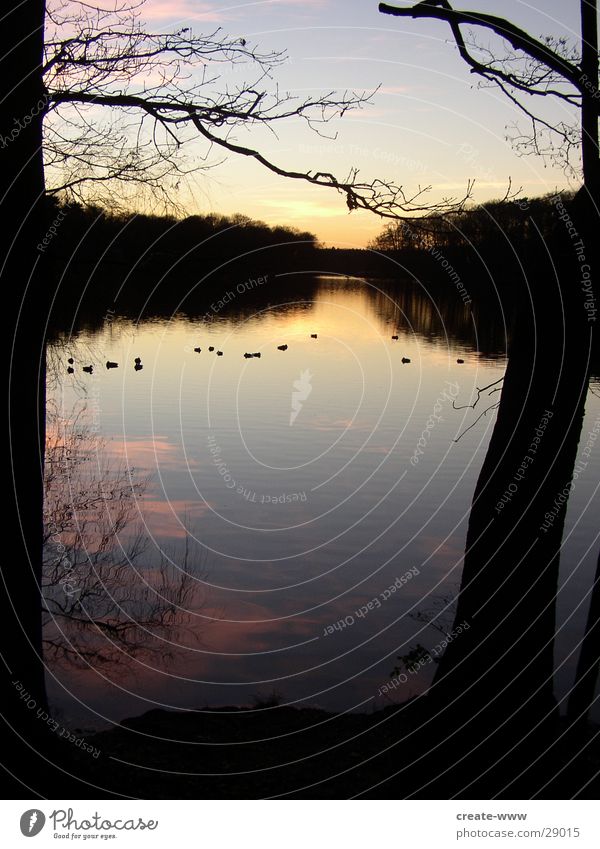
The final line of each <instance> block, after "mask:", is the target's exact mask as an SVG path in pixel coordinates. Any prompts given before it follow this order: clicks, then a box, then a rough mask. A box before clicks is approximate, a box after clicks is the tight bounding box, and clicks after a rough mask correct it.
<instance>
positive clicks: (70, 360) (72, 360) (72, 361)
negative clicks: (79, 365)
mask: <svg viewBox="0 0 600 849" xmlns="http://www.w3.org/2000/svg"><path fill="white" fill-rule="evenodd" d="M67 362H68V363H69V365H70V366H72V365H73V363H74V362H75V360H74V359H73V357H69V359H68V360H67Z"/></svg>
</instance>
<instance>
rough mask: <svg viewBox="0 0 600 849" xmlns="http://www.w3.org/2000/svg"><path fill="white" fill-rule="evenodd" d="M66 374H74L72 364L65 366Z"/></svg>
mask: <svg viewBox="0 0 600 849" xmlns="http://www.w3.org/2000/svg"><path fill="white" fill-rule="evenodd" d="M67 374H75V369H74V368H73V366H69V367H68V368H67Z"/></svg>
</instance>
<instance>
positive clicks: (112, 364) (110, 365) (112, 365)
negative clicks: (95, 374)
mask: <svg viewBox="0 0 600 849" xmlns="http://www.w3.org/2000/svg"><path fill="white" fill-rule="evenodd" d="M106 368H119V363H112V362H111V361H110V360H107V361H106Z"/></svg>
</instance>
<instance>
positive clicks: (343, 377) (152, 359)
mask: <svg viewBox="0 0 600 849" xmlns="http://www.w3.org/2000/svg"><path fill="white" fill-rule="evenodd" d="M238 283H239V281H237V280H232V281H231V284H230V285H228V286H225V287H224V288H223V292H222V293H220V295H219V297H217V296H215V299H214V300H213V301H211V303H210V304H207V305H206V307H205V309H204V311H203V312H202V313H201V314H192V313H191V311H189V310H186V309H185V304H183V305H182V308H181V309H180V310H178V311H177V312H176V313H174V314H173V315H171V316H148V317H142V318H139V319H138V318H137V317H135V316H129V317H127V316H123V315H119V313H118V311H115V312H112V311H111V312H108V313H107V314H106V316H105V318H104V320H103V321H102V322H96V323H95V325H94V326H89V327H87V328H86V326H85V325H84V326H83V328H82V327H79V328H78V329H76V330H73V331H70V332H66V331H64V330H63V331H62V332H61V334H59V337H58V338H57V339H56V341H55V343H54V344H53V346H52V348H51V351H50V353H49V362H50V364H51V369H50V372H51V379H50V384H49V401H50V409H51V410H52V415H53V419H52V421H51V422H50V431H51V433H52V432H54V431H56V430H58V432H60V430H61V427H64V423H65V422H70V423H71V424H72V423H73V422H77V427H82V428H87V429H88V430H87V435H86V444H87V449H88V450H87V453H86V459H85V461H84V462H82V465H81V466H80V467H79V468H84V467H86V464H87V468H88V471H86V472H84V475H86V474H87V475H89V474H92V472H90V469H92V470H94V469H95V470H96V472H98V470H101V471H102V474H103V475H104V476H105V477H104V480H108V479H109V478H110V475H111V474H114V475H117V476H119V475H120V478H119V479H120V480H123V477H124V476H125V477H126V479H127V481H128V482H129V483H130V484H131V487H135V486H136V485H137V484H139V488H137V489H132V490H131V491H130V494H131V493H133V494H134V500H133V502H132V503H133V505H134V509H133V511H132V515H130V516H129V519H131V521H128V522H127V523H122V526H121V525H119V527H117V528H116V529H115V535H114V537H112V538H110V539H108V540H105V541H104V543H103V544H104V549H103V556H104V557H105V559H104V561H103V562H104V563H106V562H107V561H106V558H110V557H111V556H114V557H115V558H116V559H119V558H120V559H123V557H125V559H127V558H128V557H129V555H130V554H131V552H132V551H134V549H132V546H134V545H138V546H139V548H138V549H135V551H137V552H138V553H137V555H136V557H132V558H131V563H129V564H128V566H127V574H126V579H127V580H128V581H131V582H132V584H133V585H135V584H137V585H138V586H150V587H153V588H154V589H152V590H151V592H156V591H157V589H156V588H157V587H160V580H158V582H157V575H159V574H160V570H161V568H163V569H168V570H169V574H170V575H173V574H175V575H177V574H181V571H182V570H183V571H184V572H185V573H187V574H189V575H191V576H192V577H191V582H192V587H191V589H190V591H189V593H188V595H186V605H187V609H186V610H182V611H181V616H182V624H181V626H179V625H176V624H173V625H172V627H171V628H170V629H169V628H166V629H162V630H160V629H154V628H153V627H152V625H151V624H149V625H148V626H147V629H146V631H147V635H148V641H149V646H148V648H147V649H145V648H144V647H141V649H140V650H139V651H138V652H136V653H135V655H134V656H131V657H129V656H127V654H126V653H125V654H123V653H122V652H121V655H120V662H118V663H117V662H114V663H110V662H109V663H104V664H98V663H95V662H94V661H93V658H92V657H89V658H87V659H83V660H82V661H80V662H79V663H78V664H77V665H73V664H72V663H69V662H64V661H62V660H58V659H56V658H55V657H54V656H49V659H48V686H49V692H50V698H51V700H52V702H53V704H54V705H55V706H56V707H57V708H58V709H59V710H60V711H62V715H63V716H64V717H65V719H66V720H68V721H69V722H70V723H71V724H76V725H79V726H80V727H98V726H102V725H105V724H106V723H107V722H114V721H119V720H120V719H122V718H123V717H125V716H131V715H135V714H140V713H142V712H144V711H146V710H150V709H152V708H154V707H178V708H199V707H203V706H219V705H232V704H250V703H252V701H253V699H254V700H255V699H268V698H269V697H271V696H272V695H273V694H277V695H278V697H279V698H281V699H282V701H283V702H285V703H288V704H310V705H318V706H321V707H325V708H329V709H334V710H361V711H368V710H373V709H376V708H377V707H381V706H383V705H386V704H389V702H390V700H392V701H402V700H404V699H406V698H408V697H410V696H411V695H414V694H416V693H419V692H421V691H423V690H424V689H426V688H427V686H428V684H429V682H430V680H431V676H432V672H433V669H434V667H435V664H434V663H428V664H424V665H423V668H422V669H420V670H419V671H418V672H415V673H412V674H410V675H409V676H405V677H406V678H407V680H406V681H405V682H403V683H402V684H401V685H398V686H396V687H395V688H394V690H393V691H391V692H387V693H384V694H381V692H380V691H381V688H382V687H383V686H384V685H385V684H386V683H388V684H389V681H390V673H391V671H392V669H393V668H394V667H395V666H396V663H397V660H396V657H397V656H398V655H406V654H407V653H408V652H409V651H410V650H411V648H414V647H415V646H416V645H417V644H420V645H423V646H425V647H426V648H428V649H429V650H430V651H433V653H434V654H433V657H434V659H435V647H436V646H437V645H438V644H439V642H440V640H441V639H442V636H443V632H447V631H448V630H449V629H450V628H451V626H452V620H453V617H452V607H451V603H452V598H453V596H454V595H455V594H456V592H457V590H458V585H459V582H460V576H461V566H462V556H463V552H464V544H465V537H466V531H467V523H468V517H469V507H470V502H471V498H472V495H473V490H474V488H475V483H476V480H477V476H478V473H479V470H480V467H481V464H482V461H483V458H484V455H485V452H486V448H487V446H488V442H489V438H490V434H491V431H492V428H493V425H494V416H495V411H494V409H493V405H495V404H497V403H498V401H499V397H500V389H501V383H498V381H500V379H501V378H502V375H503V373H504V369H505V364H506V361H505V350H506V341H505V340H506V329H505V327H504V326H503V323H502V321H501V320H500V319H499V318H497V317H494V316H492V315H491V314H490V315H488V316H486V315H483V316H481V315H480V316H479V317H478V318H477V317H475V318H476V319H477V320H475V318H474V317H473V316H472V314H471V309H470V307H469V305H468V304H464V303H462V301H461V300H460V298H458V297H457V295H456V293H450V295H445V296H444V297H441V296H440V297H439V298H431V297H429V296H428V295H427V294H426V293H425V292H424V291H422V290H420V289H419V288H418V287H411V286H408V284H407V286H406V287H405V289H402V290H398V289H397V288H396V289H394V288H390V287H387V286H386V285H384V284H383V283H381V282H378V281H375V280H366V279H352V278H346V277H334V276H329V277H320V278H318V279H316V280H315V281H314V287H313V292H312V294H311V296H310V297H306V296H304V297H303V298H301V299H299V298H295V297H292V296H291V295H290V298H289V302H287V303H286V302H285V300H284V299H282V298H281V297H280V298H278V299H277V303H275V304H273V303H270V302H269V299H268V298H267V299H264V300H263V301H262V302H260V301H259V302H256V300H253V301H252V303H249V302H248V299H247V292H246V290H245V289H244V287H243V286H242V287H241V290H238ZM281 285H283V282H282V283H281ZM290 291H291V290H290ZM228 293H229V294H231V297H229V296H228ZM282 300H283V302H282ZM313 334H316V338H313ZM393 336H398V339H393V338H392V337H393ZM281 345H287V349H286V350H279V349H278V346H281ZM210 347H213V348H214V349H215V350H214V351H212V352H210V351H209V348H210ZM195 348H201V351H200V352H199V353H198V352H196V351H195V350H194V349H195ZM218 351H222V356H217V352H218ZM245 353H248V354H260V357H259V356H252V357H244V354H245ZM68 357H72V358H73V359H74V364H73V369H74V373H73V374H68V373H67V358H68ZM135 358H139V359H140V361H141V365H142V366H143V368H141V369H139V368H138V369H137V370H136V369H135V368H134V361H135ZM407 360H409V362H407ZM458 360H462V361H464V362H458ZM106 361H113V362H115V363H118V367H115V368H109V369H107V368H106V365H105V363H106ZM84 365H85V366H88V365H93V372H92V373H91V374H88V373H84V372H83V371H82V367H83V366H84ZM483 387H488V388H487V389H486V390H485V392H484V393H482V395H481V397H480V400H479V401H478V402H477V404H476V405H475V407H474V408H473V407H472V406H471V405H473V403H474V402H475V400H476V399H477V397H478V391H477V390H478V388H479V389H481V388H483ZM598 391H599V385H598V382H597V381H596V382H595V383H592V385H591V390H590V392H589V393H588V398H587V402H586V419H585V422H584V429H583V433H584V435H585V434H587V433H588V432H589V431H590V430H591V429H592V428H593V427H594V424H595V422H597V421H598V419H599V418H600V397H599V395H598V394H594V393H598ZM457 408H458V409H457ZM488 408H489V409H488ZM486 410H487V412H486V413H485V415H482V414H483V413H484V411H486ZM53 429H54V431H53ZM583 438H584V437H582V439H583ZM585 438H587V437H585ZM92 444H93V448H91V449H90V445H92ZM599 479H600V451H599V450H598V449H597V448H596V449H595V450H594V451H592V453H591V457H590V459H589V463H588V465H587V467H586V469H585V473H584V474H581V475H580V476H579V478H578V481H577V486H576V487H575V489H574V491H573V494H572V496H571V498H570V501H569V505H568V513H567V520H566V527H565V533H564V540H563V550H562V560H561V590H560V594H559V599H558V632H557V641H556V666H557V671H556V693H557V695H558V697H559V698H560V697H562V696H563V695H564V694H565V693H566V692H567V691H568V689H569V686H570V685H571V682H572V679H573V674H574V669H575V663H576V660H577V651H576V647H577V644H578V642H579V640H580V639H581V636H582V633H583V626H584V622H585V616H586V613H587V606H588V600H589V597H587V595H586V594H587V593H588V592H589V590H590V587H591V584H592V581H593V575H594V569H595V562H596V557H597V548H598V546H597V537H598V531H597V522H596V520H595V519H594V516H596V517H597V515H598V504H599V498H598V487H597V482H598V480H599ZM61 486H62V491H63V492H64V503H65V504H75V505H77V495H76V490H77V482H76V481H75V482H74V481H73V479H72V476H71V473H69V474H65V475H64V478H63V479H62V481H61ZM74 493H75V495H74ZM113 500H114V492H110V493H109V494H107V496H106V502H107V506H106V510H107V515H108V516H110V515H114V506H112V501H113ZM117 500H118V499H117ZM54 507H56V505H54ZM111 511H112V512H111ZM79 512H81V511H79ZM133 514H135V515H133ZM73 518H74V521H75V523H77V522H79V521H80V520H81V516H79V515H78V510H77V507H75V510H74V517H73ZM66 536H68V535H66ZM66 536H65V544H67V540H66ZM68 541H70V540H68ZM80 545H82V544H81V542H80ZM91 545H92V548H93V549H94V550H97V546H98V541H97V539H95V540H94V541H93V542H92V543H91ZM81 562H82V561H80V563H79V566H78V567H77V569H79V570H80V572H81V570H83V569H85V566H82V565H81ZM77 569H74V570H73V571H74V572H75V573H76V572H77ZM124 575H125V572H122V573H121V580H123V576H124ZM71 578H72V583H73V584H74V585H75V587H76V586H77V582H78V581H82V580H83V579H84V578H83V575H82V574H79V575H77V574H74V575H72V576H71ZM148 582H149V583H148ZM104 592H105V593H106V598H104V600H103V604H104V605H105V609H109V608H110V607H111V605H112V606H113V607H114V608H117V607H118V606H119V604H120V603H121V600H122V599H123V598H124V597H125V596H124V595H123V588H122V585H121V586H120V588H119V592H117V593H114V591H113V588H112V587H111V586H109V585H107V586H105V587H104ZM136 598H137V596H136ZM107 602H108V606H106V604H107ZM149 603H150V602H149ZM136 604H138V605H139V604H141V602H140V601H139V599H138V600H137V601H136ZM136 609H137V610H138V611H140V610H141V608H140V607H139V606H138V608H136ZM129 613H130V614H131V609H129ZM432 617H433V622H432V621H431V619H432ZM436 617H437V618H436ZM173 622H175V619H173ZM436 626H437V628H436ZM69 633H70V632H69V631H68V630H67V631H65V636H64V639H68V638H69ZM152 634H154V636H152ZM137 638H138V640H139V639H140V635H139V634H137ZM88 639H91V640H92V642H91V645H93V640H94V639H99V640H100V642H102V641H103V640H108V639H110V635H108V634H104V635H103V636H101V637H98V636H96V637H92V638H88ZM150 644H152V645H150ZM77 645H79V644H78V643H77ZM88 645H90V643H88ZM599 715H600V713H599V714H597V716H599Z"/></svg>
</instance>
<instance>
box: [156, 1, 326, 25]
mask: <svg viewBox="0 0 600 849" xmlns="http://www.w3.org/2000/svg"><path fill="white" fill-rule="evenodd" d="M328 2H329V0H258V2H254V3H236V4H232V5H231V6H224V7H222V8H216V7H215V6H214V4H212V3H198V2H197V0H149V2H148V3H147V4H146V5H145V6H144V11H143V17H144V19H145V20H147V21H187V20H189V21H208V22H210V23H222V22H223V21H227V20H232V19H234V18H237V17H239V14H237V13H239V12H245V11H246V10H247V9H249V8H250V7H256V6H259V7H260V6H264V7H266V8H267V9H268V7H269V6H271V7H273V6H292V7H293V6H296V7H300V8H306V7H309V8H323V7H324V6H326V5H327V4H328Z"/></svg>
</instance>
